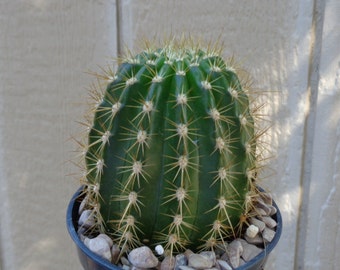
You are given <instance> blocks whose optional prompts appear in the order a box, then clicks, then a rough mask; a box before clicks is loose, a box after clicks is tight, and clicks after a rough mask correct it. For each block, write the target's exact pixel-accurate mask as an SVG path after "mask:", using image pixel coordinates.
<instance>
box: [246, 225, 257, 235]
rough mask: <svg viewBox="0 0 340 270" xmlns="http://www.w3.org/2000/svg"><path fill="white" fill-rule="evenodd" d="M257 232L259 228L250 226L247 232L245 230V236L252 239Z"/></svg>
mask: <svg viewBox="0 0 340 270" xmlns="http://www.w3.org/2000/svg"><path fill="white" fill-rule="evenodd" d="M258 232H259V227H257V226H255V225H253V224H251V225H250V226H249V227H248V228H247V230H246V235H247V236H248V237H250V238H254V237H255V236H256V235H257V234H258Z"/></svg>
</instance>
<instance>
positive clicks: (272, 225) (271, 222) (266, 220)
mask: <svg viewBox="0 0 340 270" xmlns="http://www.w3.org/2000/svg"><path fill="white" fill-rule="evenodd" d="M259 219H261V220H262V221H263V222H264V223H265V224H266V225H267V227H268V228H270V229H273V228H275V227H276V225H277V222H276V221H275V220H274V219H272V218H271V217H259Z"/></svg>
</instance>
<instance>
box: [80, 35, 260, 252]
mask: <svg viewBox="0 0 340 270" xmlns="http://www.w3.org/2000/svg"><path fill="white" fill-rule="evenodd" d="M233 62H234V61H233V59H228V60H224V58H223V57H222V48H221V47H220V46H219V45H216V44H213V45H211V44H210V45H208V46H206V47H201V46H200V45H199V44H196V43H194V42H193V41H192V40H189V41H188V40H176V39H172V40H170V41H167V42H165V44H164V45H163V46H162V47H157V48H154V47H153V46H151V45H150V44H149V43H148V44H147V46H146V48H145V50H144V51H143V52H141V53H139V54H136V55H133V54H132V53H128V54H127V56H126V57H123V58H122V59H120V60H118V61H117V63H118V65H117V70H116V71H113V68H109V69H108V70H105V72H104V73H103V74H100V75H99V74H96V75H97V78H98V83H97V84H94V85H93V87H92V90H91V92H90V93H91V95H90V96H91V98H92V100H93V101H94V102H93V106H92V108H91V110H90V116H87V117H86V119H87V121H85V122H84V125H85V127H86V132H85V133H86V136H85V139H84V140H79V141H78V144H79V145H80V146H81V148H82V150H81V152H82V153H83V164H84V168H83V169H84V174H83V177H82V184H84V193H85V200H84V204H85V209H88V210H89V215H88V217H89V218H90V219H91V220H92V221H93V226H91V228H90V229H91V230H92V231H93V232H96V233H106V234H107V235H110V237H111V238H112V240H113V242H114V243H115V245H117V246H118V247H119V250H121V252H128V251H130V250H132V249H133V248H136V247H140V246H144V245H147V246H150V247H151V248H154V247H155V246H157V245H162V247H164V249H165V253H166V254H176V253H179V252H183V251H184V250H186V249H188V248H190V249H192V250H214V249H216V248H217V247H219V248H220V247H221V246H222V247H223V246H226V241H227V240H228V239H234V238H237V237H239V236H240V235H241V234H242V233H243V232H244V230H245V227H248V226H244V225H249V224H248V220H249V218H250V216H251V215H253V213H254V211H253V209H254V207H253V206H254V202H255V201H256V200H257V198H258V197H259V196H260V195H259V194H260V193H259V191H258V190H257V187H256V185H257V176H258V171H259V170H260V169H261V167H262V161H263V159H264V158H263V157H262V153H263V151H264V149H265V147H264V146H263V145H262V144H261V139H260V138H261V136H262V135H263V134H264V131H265V129H261V128H259V125H258V120H261V118H262V114H261V113H260V112H259V110H260V109H261V107H262V105H261V104H258V103H257V98H258V95H259V94H260V93H259V92H257V91H253V90H252V88H251V83H250V80H249V77H247V75H246V72H244V71H242V70H240V69H238V68H236V67H234V66H233Z"/></svg>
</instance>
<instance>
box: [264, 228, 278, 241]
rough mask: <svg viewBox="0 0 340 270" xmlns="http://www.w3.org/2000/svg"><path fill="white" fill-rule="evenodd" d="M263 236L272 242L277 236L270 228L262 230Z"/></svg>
mask: <svg viewBox="0 0 340 270" xmlns="http://www.w3.org/2000/svg"><path fill="white" fill-rule="evenodd" d="M262 236H263V239H264V240H265V241H266V242H268V243H270V242H271V241H272V240H273V238H274V236H275V231H274V230H271V229H269V228H265V229H264V230H263V232H262Z"/></svg>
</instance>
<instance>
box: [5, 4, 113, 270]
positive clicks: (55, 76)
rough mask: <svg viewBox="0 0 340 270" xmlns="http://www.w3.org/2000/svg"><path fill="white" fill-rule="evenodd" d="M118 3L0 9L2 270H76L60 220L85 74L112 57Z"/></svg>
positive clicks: (71, 186)
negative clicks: (71, 139) (71, 141)
mask: <svg viewBox="0 0 340 270" xmlns="http://www.w3.org/2000/svg"><path fill="white" fill-rule="evenodd" d="M115 10H116V7H115V1H105V0H104V1H69V0H53V1H52V0H50V1H44V0H34V1H33V0H28V1H12V0H8V1H5V0H3V1H0V110H1V113H0V145H1V148H0V149H1V150H0V183H1V190H0V193H1V194H0V201H1V204H0V205H1V210H0V211H1V215H0V217H1V240H0V241H1V255H0V257H1V260H2V266H3V269H4V270H29V269H30V270H31V269H32V270H33V269H36V270H37V269H80V264H79V263H78V259H77V257H76V252H75V249H74V246H73V243H72V242H71V240H70V238H69V236H68V233H67V230H66V226H65V211H66V206H67V203H68V200H69V199H70V197H71V194H72V193H73V192H74V191H75V190H76V187H77V185H78V181H77V180H75V179H73V178H72V177H67V176H66V175H68V174H70V173H72V172H73V171H74V170H76V168H75V167H74V166H70V164H68V163H67V161H68V160H69V159H70V157H72V156H73V153H72V152H71V150H72V148H73V145H72V144H71V143H70V142H69V141H68V139H69V138H70V137H71V135H72V134H75V133H76V128H75V126H74V125H75V120H77V119H79V117H80V115H81V113H82V112H83V111H84V107H83V106H82V104H83V103H84V97H85V93H86V91H84V89H85V87H87V85H88V84H89V82H90V80H91V78H90V76H88V75H87V74H85V73H84V72H85V71H87V70H88V69H95V70H96V69H97V66H96V64H97V63H102V64H103V65H104V64H105V62H106V57H107V56H109V55H114V54H116V49H115V48H116V20H115Z"/></svg>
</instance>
